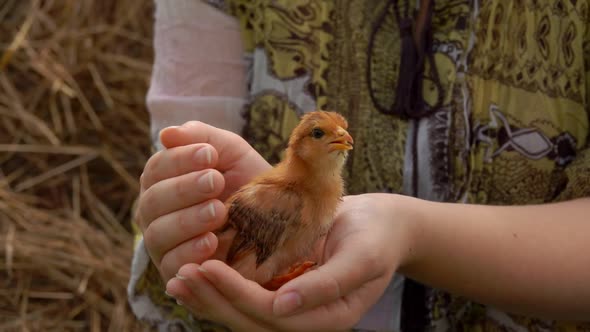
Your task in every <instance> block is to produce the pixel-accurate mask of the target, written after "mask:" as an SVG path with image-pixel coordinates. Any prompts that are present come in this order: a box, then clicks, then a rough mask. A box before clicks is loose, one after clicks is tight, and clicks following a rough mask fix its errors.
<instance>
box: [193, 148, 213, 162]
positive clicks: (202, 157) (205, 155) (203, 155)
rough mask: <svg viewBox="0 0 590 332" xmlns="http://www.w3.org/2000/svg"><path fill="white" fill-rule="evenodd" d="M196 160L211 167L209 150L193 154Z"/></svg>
mask: <svg viewBox="0 0 590 332" xmlns="http://www.w3.org/2000/svg"><path fill="white" fill-rule="evenodd" d="M195 157H196V160H197V161H198V162H199V163H201V164H205V165H211V160H212V159H213V157H212V155H211V149H210V148H202V149H200V150H199V151H197V153H196V154H195Z"/></svg>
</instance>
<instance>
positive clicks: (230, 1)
mask: <svg viewBox="0 0 590 332" xmlns="http://www.w3.org/2000/svg"><path fill="white" fill-rule="evenodd" d="M210 2H211V5H214V6H216V7H217V8H219V10H221V11H224V12H226V13H228V14H230V15H232V16H234V17H235V18H236V19H237V20H238V21H239V23H240V26H241V29H242V37H243V41H244V45H245V50H244V56H245V59H247V61H248V63H249V82H248V85H249V86H248V88H249V96H250V99H249V102H248V103H247V105H246V106H245V108H244V114H245V118H246V127H245V128H244V137H246V138H247V140H248V141H249V142H250V143H251V144H252V145H253V146H254V148H255V149H257V150H258V151H259V152H260V153H261V154H262V155H263V156H264V157H265V158H267V160H269V161H270V162H277V161H279V160H280V158H281V152H282V150H283V149H284V148H285V146H286V142H287V139H288V136H289V134H290V132H291V130H292V129H293V128H294V127H295V125H296V124H297V122H298V118H299V116H300V115H301V114H303V113H304V112H307V111H311V110H314V109H326V110H328V109H329V110H336V111H338V112H340V113H342V114H344V115H345V116H346V117H347V118H348V121H349V124H350V131H351V134H352V135H353V136H354V137H355V141H357V142H358V143H359V144H358V146H356V147H355V149H354V150H353V152H352V154H351V155H350V157H349V160H348V164H347V167H346V170H345V172H346V178H347V184H348V188H347V189H348V192H349V193H352V194H357V193H366V192H394V193H402V194H407V195H414V196H417V197H420V198H424V199H429V200H436V201H445V202H462V203H478V204H501V205H515V204H534V203H547V202H554V201H559V200H568V199H574V198H578V197H585V196H590V147H589V141H588V138H589V132H590V131H589V114H590V111H589V105H588V104H589V100H588V95H589V92H590V73H589V72H588V71H589V70H590V35H589V27H588V22H589V14H590V13H589V9H588V1H580V0H578V1H566V0H514V1H499V0H488V1H467V0H437V1H434V8H433V14H432V22H431V23H432V31H433V43H432V50H431V51H432V54H433V59H434V63H429V62H427V63H426V68H425V70H424V77H423V79H424V84H423V91H422V92H421V93H422V97H423V99H424V101H425V102H426V107H429V106H430V107H432V106H433V105H436V104H438V108H437V109H436V111H435V112H433V113H432V114H430V115H428V116H425V117H422V118H419V119H407V118H404V117H399V116H392V115H388V114H384V113H382V112H380V111H379V109H380V108H382V107H380V105H385V107H387V105H391V104H392V103H393V102H394V100H395V98H396V96H395V91H396V87H397V85H398V84H404V82H400V81H398V77H399V74H400V54H401V38H400V32H399V31H400V30H399V22H398V21H397V19H396V15H395V10H394V6H395V5H396V4H397V5H400V6H403V5H404V3H406V2H405V1H402V0H400V1H387V0H374V1H365V0H348V1H332V0H328V1H320V0H226V1H210ZM408 3H410V4H411V5H412V8H410V12H414V11H415V10H418V7H417V6H418V4H419V3H420V1H408ZM433 70H435V72H434V73H435V75H433ZM154 270H155V269H154ZM148 271H149V269H148ZM152 272H154V271H152ZM148 275H149V273H146V274H145V276H143V277H142V278H143V279H142V280H146V281H147V280H148V279H147V278H148ZM150 282H154V283H157V282H156V281H155V280H154V279H150ZM138 285H140V286H138V287H141V285H142V283H141V282H140V283H138ZM148 288H149V287H146V288H145V289H148ZM139 292H141V291H139ZM425 294H426V295H425V296H424V298H423V299H420V301H421V302H423V303H424V306H425V307H426V308H427V315H426V316H425V317H421V318H422V319H423V320H424V321H423V323H424V324H422V325H423V326H424V330H426V331H436V332H438V331H511V332H512V331H514V332H516V331H518V332H520V331H572V332H573V331H590V323H566V322H554V321H543V320H538V319H531V318H526V317H517V316H513V315H508V314H506V313H503V312H501V311H499V310H496V309H494V308H488V307H484V306H482V305H479V304H476V303H472V302H470V301H468V300H466V299H463V298H460V297H455V296H452V295H450V294H447V293H444V292H442V291H438V290H432V289H428V290H427V291H426V292H425ZM422 300H423V301H422ZM175 310H178V309H175V308H174V306H170V307H168V311H170V312H175ZM171 317H180V319H181V320H183V321H185V322H186V321H189V320H190V321H192V322H193V323H191V324H197V323H194V322H196V321H195V320H194V318H190V315H188V314H186V313H184V314H178V315H177V316H174V315H172V316H171ZM197 325H198V324H197ZM191 326H192V325H191ZM207 326H209V325H207ZM219 328H220V329H221V327H219Z"/></svg>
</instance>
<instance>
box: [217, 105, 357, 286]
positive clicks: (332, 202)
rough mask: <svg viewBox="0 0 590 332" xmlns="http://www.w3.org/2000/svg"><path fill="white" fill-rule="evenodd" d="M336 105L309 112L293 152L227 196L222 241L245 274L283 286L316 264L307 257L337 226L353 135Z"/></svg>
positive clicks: (298, 129)
mask: <svg viewBox="0 0 590 332" xmlns="http://www.w3.org/2000/svg"><path fill="white" fill-rule="evenodd" d="M347 128H348V123H347V122H346V119H344V117H342V116H341V115H340V114H338V113H335V112H324V111H316V112H310V113H307V114H305V115H304V116H303V117H302V119H301V122H300V123H299V124H298V125H297V127H296V128H295V129H294V130H293V132H292V134H291V136H290V139H289V146H288V148H287V150H286V156H285V158H284V160H282V161H281V162H280V163H279V164H277V165H276V166H275V167H274V168H272V169H271V170H269V171H268V172H266V173H264V174H262V175H260V176H258V177H256V178H255V179H253V180H252V181H251V182H250V183H248V184H247V185H245V186H243V187H242V188H240V189H239V190H238V191H237V192H235V193H234V194H233V195H232V196H231V197H229V198H228V200H227V201H226V207H227V210H228V213H227V220H226V224H225V226H224V227H223V228H222V229H221V230H220V231H219V232H218V236H219V237H220V239H221V241H222V242H223V239H224V237H225V239H227V242H229V241H230V239H231V238H233V240H231V244H230V247H229V250H228V254H227V258H226V262H227V264H229V265H230V266H232V267H233V268H234V269H236V270H237V271H238V272H240V274H242V275H243V276H244V277H245V278H247V279H251V280H254V281H256V282H258V283H259V284H261V285H263V286H264V287H265V288H267V289H271V290H276V289H278V288H279V287H280V286H281V285H283V284H284V283H286V282H287V281H289V280H291V279H293V278H295V277H297V276H299V275H301V274H303V273H304V272H305V271H306V270H307V269H309V268H310V267H312V266H314V265H315V263H314V262H311V261H305V259H308V258H309V257H310V255H311V254H312V251H313V249H314V246H315V244H316V242H317V241H318V240H319V239H320V238H321V237H322V236H324V235H326V234H327V232H328V231H329V230H330V227H331V226H332V222H333V218H334V214H335V212H336V208H337V206H338V204H339V202H340V201H341V198H342V195H343V193H344V182H343V179H342V175H341V173H342V167H343V166H344V163H345V161H346V157H347V155H348V151H349V150H351V149H352V144H353V139H352V137H351V136H350V134H349V133H348V132H347V131H346V129H347Z"/></svg>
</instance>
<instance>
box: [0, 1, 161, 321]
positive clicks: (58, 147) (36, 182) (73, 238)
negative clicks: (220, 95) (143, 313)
mask: <svg viewBox="0 0 590 332" xmlns="http://www.w3.org/2000/svg"><path fill="white" fill-rule="evenodd" d="M152 17H153V7H152V2H151V1H149V0H126V1H118V0H83V1H80V0H60V1H52V0H47V1H37V0H32V1H25V0H4V1H2V2H0V331H138V330H145V329H146V327H145V326H144V325H142V324H140V323H138V322H136V320H135V318H134V317H133V315H132V314H131V312H130V309H129V308H128V305H127V299H126V292H125V288H126V284H127V280H128V277H129V266H130V260H131V257H132V246H133V237H132V231H131V219H132V215H133V205H134V202H135V200H136V198H137V195H138V192H139V191H138V189H139V184H138V178H139V175H140V173H141V170H142V167H143V165H144V164H145V162H146V160H147V158H148V156H149V155H150V141H149V137H150V135H149V124H148V115H147V112H146V110H145V103H144V101H145V94H146V89H147V86H148V81H149V75H150V70H151V63H152V46H151V45H152V26H153V22H152Z"/></svg>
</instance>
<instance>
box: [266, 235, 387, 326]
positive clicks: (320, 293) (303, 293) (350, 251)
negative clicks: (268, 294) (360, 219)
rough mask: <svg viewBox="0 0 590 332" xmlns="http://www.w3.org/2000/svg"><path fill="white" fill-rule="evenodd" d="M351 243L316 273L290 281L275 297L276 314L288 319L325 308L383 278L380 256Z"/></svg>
mask: <svg viewBox="0 0 590 332" xmlns="http://www.w3.org/2000/svg"><path fill="white" fill-rule="evenodd" d="M359 245H360V244H354V243H349V244H348V245H346V244H345V245H343V246H340V248H339V250H338V251H337V252H336V253H335V254H334V255H333V256H332V257H330V258H329V259H328V261H326V262H325V264H324V265H322V266H320V267H319V268H317V269H315V270H311V271H309V272H307V273H304V274H303V275H301V276H299V277H297V278H295V279H293V280H291V281H290V282H288V283H287V284H285V285H284V286H283V287H281V288H280V289H279V290H278V291H277V292H276V294H275V297H274V301H273V313H274V314H275V315H276V316H287V315H291V314H295V313H297V312H302V311H305V310H309V309H312V308H315V307H318V306H321V305H325V304H328V303H331V302H334V301H336V300H338V299H340V298H341V297H343V296H346V295H348V294H349V293H350V292H352V291H354V290H356V289H358V288H361V287H362V286H363V285H365V284H366V283H368V282H370V281H372V280H375V279H377V278H379V277H381V276H382V275H383V273H384V271H381V269H380V268H379V267H380V266H381V265H382V264H380V263H379V259H378V255H372V254H368V253H366V251H365V250H362V248H361V247H360V246H359Z"/></svg>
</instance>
